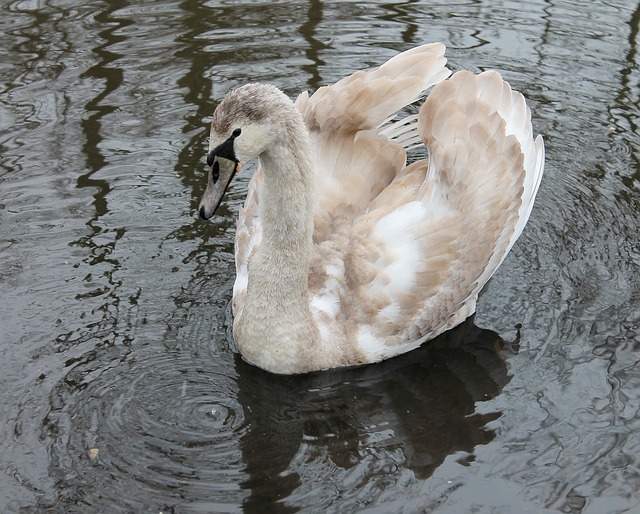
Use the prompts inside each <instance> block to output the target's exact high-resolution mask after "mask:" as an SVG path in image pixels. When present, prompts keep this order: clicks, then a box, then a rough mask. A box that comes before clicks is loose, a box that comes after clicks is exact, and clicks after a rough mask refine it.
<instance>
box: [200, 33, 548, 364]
mask: <svg viewBox="0 0 640 514" xmlns="http://www.w3.org/2000/svg"><path fill="white" fill-rule="evenodd" d="M444 52H445V47H444V45H443V44H441V43H431V44H426V45H422V46H418V47H415V48H413V49H410V50H408V51H405V52H403V53H400V54H398V55H396V56H394V57H393V58H391V59H390V60H389V61H387V62H386V63H385V64H383V65H381V66H380V67H378V68H374V69H371V70H367V71H357V72H355V73H353V74H352V75H350V76H348V77H346V78H343V79H342V80H340V81H338V82H336V83H335V84H333V85H330V86H324V87H321V88H319V89H318V90H317V91H316V92H315V93H314V94H312V95H309V94H308V93H307V92H303V93H301V94H300V95H299V96H298V98H297V100H296V101H295V102H293V101H292V100H291V99H290V98H289V97H288V96H286V95H285V94H284V93H283V92H281V91H280V90H279V89H278V88H276V87H275V86H272V85H266V84H260V83H251V84H247V85H244V86H241V87H238V88H237V89H234V90H232V91H231V92H229V93H228V94H227V95H226V96H225V97H224V98H223V99H222V101H221V102H220V103H219V105H218V107H217V108H216V109H215V111H214V113H213V118H212V122H211V133H210V141H209V148H208V153H207V165H208V168H209V169H208V177H207V185H206V190H205V192H204V194H203V196H202V200H201V202H200V205H199V208H198V212H199V215H200V217H201V218H203V219H205V220H206V219H210V218H211V217H212V216H213V215H214V213H215V212H216V209H217V208H218V206H219V205H220V203H221V201H222V199H223V196H224V193H225V191H226V189H227V187H228V185H229V183H230V182H231V180H232V178H233V177H234V176H235V175H236V174H237V173H238V172H239V171H240V169H241V167H242V166H243V165H245V164H246V163H248V162H250V161H253V160H255V159H256V158H257V159H258V161H259V162H258V169H257V171H256V172H255V174H254V176H253V177H252V178H251V180H250V182H249V187H248V192H247V197H246V200H245V203H244V206H243V207H242V208H241V209H240V212H239V216H238V220H237V228H236V235H235V259H236V281H235V284H234V288H233V299H232V310H233V317H234V322H233V338H234V341H235V344H236V346H237V348H238V350H239V351H240V353H241V354H242V356H243V358H244V359H245V360H247V361H248V362H249V363H251V364H254V365H256V366H258V367H260V368H262V369H265V370H267V371H270V372H273V373H279V374H294V373H306V372H311V371H317V370H326V369H329V368H336V367H341V366H355V365H362V364H367V363H374V362H378V361H381V360H383V359H387V358H390V357H393V356H395V355H399V354H402V353H404V352H408V351H410V350H413V349H415V348H417V347H418V346H420V345H421V344H422V343H424V342H425V341H427V340H430V339H433V338H434V337H436V336H437V335H439V334H441V333H442V332H444V331H446V330H449V329H450V328H453V327H455V326H456V325H458V324H460V323H461V322H463V321H464V320H465V319H466V318H467V317H469V316H470V315H472V314H473V313H474V312H475V309H476V301H477V298H478V293H479V292H480V290H481V289H482V287H483V286H484V285H485V284H486V283H487V281H488V280H489V279H490V278H491V276H492V275H493V274H494V272H495V271H496V269H497V268H498V266H499V265H500V264H501V263H502V261H503V260H504V258H505V256H506V255H507V253H508V252H509V250H510V249H511V247H512V246H513V244H514V243H515V241H516V240H517V239H518V237H519V236H520V234H521V232H522V230H523V228H524V226H525V224H526V222H527V219H528V218H529V215H530V213H531V209H532V207H533V203H534V199H535V196H536V193H537V191H538V187H539V185H540V180H541V178H542V174H543V168H544V143H543V139H542V136H541V135H538V136H537V137H536V138H535V139H534V137H533V131H532V126H531V112H530V110H529V108H528V107H527V105H526V103H525V99H524V97H523V96H522V95H521V94H520V93H518V92H516V91H513V90H512V89H511V87H510V86H509V84H508V83H507V82H505V81H504V80H503V79H502V77H501V76H500V74H499V73H498V72H496V71H485V72H483V73H480V74H473V73H471V72H469V71H459V72H457V73H455V74H453V75H451V72H450V71H449V70H448V69H447V67H446V58H445V57H444ZM428 88H432V89H431V92H430V94H429V95H428V97H427V99H426V101H425V102H424V104H423V105H422V106H421V108H420V109H419V112H418V114H415V115H409V116H406V117H404V118H400V119H398V120H396V121H393V120H394V117H396V115H397V113H398V111H399V110H401V109H402V108H403V107H405V106H407V105H409V104H412V103H414V102H415V101H416V100H418V99H419V98H420V96H421V95H422V94H424V91H425V90H426V89H428ZM416 146H423V147H424V146H426V150H427V152H428V157H427V158H423V159H419V160H417V161H415V162H412V163H411V164H407V150H408V149H411V148H414V147H416Z"/></svg>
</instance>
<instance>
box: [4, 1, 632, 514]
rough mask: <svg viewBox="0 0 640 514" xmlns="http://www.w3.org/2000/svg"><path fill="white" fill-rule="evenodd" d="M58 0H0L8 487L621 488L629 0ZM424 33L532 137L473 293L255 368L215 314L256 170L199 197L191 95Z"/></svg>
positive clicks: (459, 496)
mask: <svg viewBox="0 0 640 514" xmlns="http://www.w3.org/2000/svg"><path fill="white" fill-rule="evenodd" d="M88 4H90V5H83V6H81V7H78V5H79V3H78V2H71V1H70V0H49V1H46V0H42V1H37V0H31V1H28V0H25V1H8V2H3V4H2V7H1V8H0V12H1V15H0V39H1V41H2V48H3V52H2V55H3V57H2V60H1V62H0V88H1V91H0V122H1V127H0V129H1V132H0V154H1V155H0V157H1V168H0V350H1V352H2V356H1V357H0V511H1V512H56V513H57V512H65V513H75V512H78V513H86V512H110V513H118V512H123V513H124V512H127V513H128V512H148V513H159V512H164V513H167V512H174V513H197V512H241V511H245V512H297V511H305V512H340V513H343V512H437V513H463V512H471V511H475V512H492V513H510V512H523V513H524V512H532V513H534V512H535V513H547V512H571V513H574V512H575V513H598V514H601V513H621V512H639V510H637V509H640V328H639V326H640V295H639V290H640V279H639V278H638V275H639V273H638V267H639V265H640V250H639V246H640V245H639V239H640V238H639V237H638V225H639V221H638V220H639V213H640V131H639V130H638V127H639V125H640V66H639V61H640V56H639V55H638V45H639V44H640V36H639V29H640V6H639V5H638V4H637V3H633V2H624V1H619V2H615V1H614V2H607V3H604V2H597V3H596V2H589V3H584V2H566V1H564V2H561V1H551V0H548V1H542V0H537V1H529V2H517V1H512V2H509V1H499V2H493V1H489V0H486V1H477V0H475V1H466V0H462V1H460V2H457V3H455V4H451V3H450V2H445V1H441V2H412V1H407V2H400V3H395V2H387V3H378V2H357V3H356V2H348V1H344V2H327V3H324V2H320V1H317V0H316V1H313V0H312V1H310V2H300V1H287V2H260V1H251V0H244V1H238V2H236V1H234V2H231V1H228V2H216V1H209V2H205V1H196V0H182V1H169V0H166V1H142V2H133V1H129V0H111V1H95V2H89V3H88ZM430 41H442V42H444V43H445V44H446V45H447V47H448V51H447V55H448V57H449V65H450V67H451V68H452V69H454V70H458V69H471V70H473V71H476V72H477V71H481V70H483V69H487V68H495V69H498V70H500V71H501V72H502V73H503V75H504V76H505V78H506V79H507V80H509V82H510V83H511V84H512V86H513V87H514V88H515V89H518V90H520V91H522V92H523V93H524V94H525V96H526V97H527V98H528V101H529V105H530V106H531V108H532V111H533V122H534V127H535V131H536V132H537V133H542V134H544V136H545V139H546V145H547V165H546V174H545V177H544V180H543V182H542V187H541V189H540V192H539V194H538V200H537V204H536V207H535V209H534V211H533V214H532V217H531V220H530V222H529V224H528V226H527V228H526V230H525V232H524V234H523V236H522V237H521V238H520V240H519V242H518V243H517V244H516V246H515V247H514V249H513V251H512V252H511V254H510V255H509V257H508V258H507V259H506V261H505V262H504V264H503V265H502V267H501V268H500V270H499V271H498V273H497V274H496V276H495V278H494V279H493V280H492V282H491V283H490V284H489V287H488V289H487V291H486V293H485V294H484V296H483V297H482V298H481V300H480V302H479V305H478V312H477V315H476V317H475V319H472V320H469V321H468V322H467V323H465V324H464V325H463V326H461V327H459V328H457V329H455V330H454V331H452V332H450V333H448V334H446V335H444V336H443V337H441V338H439V339H438V340H437V341H435V342H433V343H431V344H427V345H425V346H424V347H423V348H421V349H420V350H418V351H416V352H413V353H411V354H408V355H405V356H403V357H400V358H398V359H394V360H390V361H387V362H385V363H382V364H380V365H374V366H368V367H364V368H359V369H354V370H342V371H332V372H327V373H319V374H313V375H309V376H301V377H284V378H283V377H277V376H272V375H269V374H267V373H264V372H261V371H260V370H258V369H256V368H253V367H251V366H249V365H247V364H246V363H244V362H243V361H242V360H241V359H240V358H239V357H238V356H237V355H236V353H235V352H234V350H233V346H232V344H231V342H230V314H229V301H230V298H231V289H232V285H233V280H234V271H233V235H234V223H235V216H236V212H237V208H238V206H239V205H240V203H241V202H242V200H243V195H244V192H245V190H246V185H247V180H248V176H249V173H247V174H243V175H242V176H241V177H240V180H238V181H236V182H235V183H234V185H233V187H232V189H231V191H230V194H229V199H228V201H227V202H226V203H225V205H224V207H223V208H222V210H221V213H220V215H219V216H217V217H216V219H215V220H214V221H213V222H211V223H205V222H202V221H200V220H199V219H197V216H196V206H197V202H198V199H199V197H200V195H201V194H202V190H203V188H204V180H203V177H204V172H205V163H204V154H205V151H206V144H207V140H206V138H207V135H208V127H207V124H208V121H209V117H210V115H211V113H212V112H213V109H214V107H215V105H216V103H217V101H219V100H220V98H221V97H222V96H223V95H224V93H226V92H227V91H228V90H229V89H230V88H231V87H234V86H237V85H240V84H243V83H245V82H249V81H255V80H260V81H266V82H271V83H274V84H276V85H278V86H280V87H281V88H282V89H283V90H285V91H286V92H287V93H288V94H290V95H291V96H295V95H297V93H298V92H299V91H301V90H303V89H311V90H313V89H315V88H317V87H318V86H320V85H322V84H327V83H331V82H334V81H335V80H337V79H339V78H341V77H343V76H345V75H347V74H349V73H351V72H352V71H354V70H356V69H360V68H365V67H370V66H373V65H375V64H379V63H381V62H383V61H384V60H385V59H387V58H389V57H391V56H392V55H394V54H395V53H396V52H397V51H400V50H405V49H408V48H410V47H412V46H414V45H417V44H420V43H423V42H430Z"/></svg>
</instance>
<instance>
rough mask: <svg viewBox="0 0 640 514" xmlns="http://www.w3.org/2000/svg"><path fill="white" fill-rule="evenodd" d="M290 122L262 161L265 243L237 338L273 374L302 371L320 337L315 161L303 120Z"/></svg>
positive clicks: (252, 269)
mask: <svg viewBox="0 0 640 514" xmlns="http://www.w3.org/2000/svg"><path fill="white" fill-rule="evenodd" d="M291 107H292V108H293V109H295V107H294V106H293V104H292V105H291ZM295 114H296V115H297V112H296V113H295ZM288 123H289V125H288V126H287V127H286V129H287V130H286V131H285V134H287V136H286V137H283V138H282V140H280V141H278V142H277V143H276V144H275V145H274V146H273V147H271V148H270V149H268V150H267V151H266V152H264V153H263V154H262V155H261V156H260V164H261V167H262V173H263V184H262V190H261V191H260V216H261V219H262V242H261V244H260V247H259V249H258V251H257V252H256V255H255V256H254V257H253V259H252V261H251V264H250V267H249V278H248V287H247V299H246V303H245V308H244V311H243V316H242V318H243V319H242V320H240V323H239V327H238V334H237V336H238V337H237V339H238V340H237V343H239V344H240V345H242V346H243V348H242V351H243V354H244V355H245V357H246V358H247V359H248V360H250V361H253V362H254V363H255V364H258V365H259V366H260V367H263V368H265V369H270V370H271V371H275V372H291V371H292V370H293V369H297V368H299V367H300V366H301V365H302V364H301V355H302V353H304V351H305V350H311V347H312V346H313V345H314V344H315V341H316V337H317V329H316V328H315V324H314V323H313V321H312V318H311V314H310V311H309V301H308V276H309V266H310V259H311V248H312V237H313V198H314V196H313V192H314V181H315V176H314V168H313V158H312V154H311V149H310V148H311V147H310V143H309V136H308V132H307V129H306V127H305V126H304V124H303V122H302V119H301V117H300V116H299V115H297V116H291V119H288ZM258 361H259V362H258ZM299 370H300V371H304V370H303V369H299Z"/></svg>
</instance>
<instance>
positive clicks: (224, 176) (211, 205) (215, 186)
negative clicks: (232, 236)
mask: <svg viewBox="0 0 640 514" xmlns="http://www.w3.org/2000/svg"><path fill="white" fill-rule="evenodd" d="M239 168H240V164H239V163H238V162H237V161H234V160H231V159H226V158H224V157H220V156H219V155H216V156H214V158H213V163H212V165H211V168H210V169H209V175H208V178H207V189H206V190H205V192H204V195H202V200H200V207H198V212H199V213H200V217H201V218H202V219H203V220H208V219H209V218H211V216H213V215H214V214H215V212H216V211H217V210H218V207H219V206H220V202H222V197H223V196H224V194H225V193H226V191H227V187H229V184H230V183H231V179H232V178H233V176H234V175H235V174H236V172H237V171H238V169H239Z"/></svg>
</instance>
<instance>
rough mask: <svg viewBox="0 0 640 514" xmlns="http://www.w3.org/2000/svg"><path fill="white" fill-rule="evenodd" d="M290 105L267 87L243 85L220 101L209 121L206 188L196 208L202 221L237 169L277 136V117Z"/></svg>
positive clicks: (285, 97)
mask: <svg viewBox="0 0 640 514" xmlns="http://www.w3.org/2000/svg"><path fill="white" fill-rule="evenodd" d="M292 105H293V103H292V102H291V100H290V99H289V98H288V97H287V96H286V95H285V94H284V93H283V92H282V91H280V90H279V89H278V88H276V87H275V86H270V85H267V84H247V85H246V86H242V87H239V88H237V89H234V90H233V91H231V92H230V93H228V94H227V95H226V96H225V97H224V98H223V100H222V101H221V102H220V104H219V105H218V107H217V108H216V110H215V112H214V113H213V119H212V121H211V134H210V138H209V151H208V152H207V166H209V172H208V178H207V187H206V190H205V192H204V195H203V196H202V200H201V201H200V206H199V208H198V212H199V214H200V217H201V218H202V219H205V220H207V219H209V218H211V217H212V216H213V215H214V214H215V212H216V210H217V209H218V207H219V206H220V203H221V202H222V198H223V197H224V194H225V192H226V191H227V188H228V187H229V184H230V183H231V180H232V179H233V177H234V176H235V174H236V173H237V172H238V171H239V170H240V168H241V167H242V166H243V165H245V164H247V163H248V162H251V161H253V160H254V159H256V158H257V157H259V156H260V155H261V154H263V153H264V152H266V151H267V150H268V149H269V148H271V147H272V145H273V144H274V142H275V141H276V140H277V139H278V138H279V137H280V136H281V134H279V131H280V130H282V124H280V123H277V121H278V120H277V118H278V115H279V113H282V112H287V111H288V110H290V106H292ZM285 106H288V107H289V109H287V108H286V107H285ZM283 108H284V109H283Z"/></svg>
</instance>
